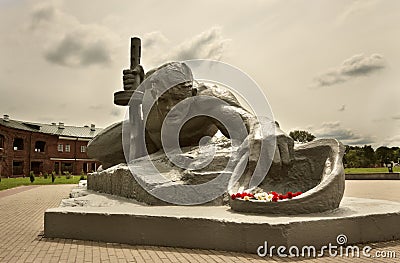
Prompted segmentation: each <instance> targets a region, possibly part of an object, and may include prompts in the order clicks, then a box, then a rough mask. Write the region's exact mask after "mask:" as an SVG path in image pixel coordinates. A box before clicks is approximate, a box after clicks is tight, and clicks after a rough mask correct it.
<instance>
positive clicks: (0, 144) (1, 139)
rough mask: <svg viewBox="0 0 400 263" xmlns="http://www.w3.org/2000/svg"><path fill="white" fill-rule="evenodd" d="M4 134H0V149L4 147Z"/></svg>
mask: <svg viewBox="0 0 400 263" xmlns="http://www.w3.org/2000/svg"><path fill="white" fill-rule="evenodd" d="M4 141H5V140H4V135H1V134H0V149H3V148H4Z"/></svg>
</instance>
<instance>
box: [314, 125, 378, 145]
mask: <svg viewBox="0 0 400 263" xmlns="http://www.w3.org/2000/svg"><path fill="white" fill-rule="evenodd" d="M312 133H313V134H314V135H315V136H316V137H317V138H335V139H337V140H339V141H341V142H343V143H344V144H349V145H363V144H373V143H375V140H374V138H373V137H371V136H367V135H360V134H357V133H356V132H354V131H352V130H351V129H348V128H343V127H342V125H341V123H340V122H325V123H322V125H321V126H320V127H319V128H317V129H314V130H313V131H312Z"/></svg>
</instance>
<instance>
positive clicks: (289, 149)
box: [273, 124, 294, 166]
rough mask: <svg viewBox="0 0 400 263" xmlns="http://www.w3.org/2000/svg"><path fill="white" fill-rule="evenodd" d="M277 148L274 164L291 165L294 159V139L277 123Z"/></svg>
mask: <svg viewBox="0 0 400 263" xmlns="http://www.w3.org/2000/svg"><path fill="white" fill-rule="evenodd" d="M275 136H276V150H275V155H274V159H273V165H278V166H283V165H289V164H290V162H291V161H293V160H294V141H293V139H292V138H291V137H290V136H288V135H287V134H286V133H285V132H283V131H282V130H281V129H280V128H279V125H278V124H277V126H276V129H275Z"/></svg>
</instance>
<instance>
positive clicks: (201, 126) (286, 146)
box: [87, 38, 344, 214]
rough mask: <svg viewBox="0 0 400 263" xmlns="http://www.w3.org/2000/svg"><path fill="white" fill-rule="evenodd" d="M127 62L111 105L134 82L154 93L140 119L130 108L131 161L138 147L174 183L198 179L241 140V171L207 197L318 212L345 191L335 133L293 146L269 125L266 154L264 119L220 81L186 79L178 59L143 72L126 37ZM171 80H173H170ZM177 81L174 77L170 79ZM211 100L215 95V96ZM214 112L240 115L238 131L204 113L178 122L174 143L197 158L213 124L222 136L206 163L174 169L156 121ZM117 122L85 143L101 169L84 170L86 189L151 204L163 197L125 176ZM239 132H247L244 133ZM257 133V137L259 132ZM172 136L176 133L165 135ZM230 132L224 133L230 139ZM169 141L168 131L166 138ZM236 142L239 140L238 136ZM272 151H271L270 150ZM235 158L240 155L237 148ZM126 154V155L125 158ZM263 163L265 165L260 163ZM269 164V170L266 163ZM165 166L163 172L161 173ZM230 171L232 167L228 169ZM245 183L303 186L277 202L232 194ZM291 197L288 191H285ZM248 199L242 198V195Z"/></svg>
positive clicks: (271, 209) (236, 205) (251, 208)
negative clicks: (224, 190) (225, 190)
mask: <svg viewBox="0 0 400 263" xmlns="http://www.w3.org/2000/svg"><path fill="white" fill-rule="evenodd" d="M131 46H132V49H131V55H132V57H131V69H129V70H124V71H123V83H124V91H121V92H117V93H115V96H114V102H115V103H116V104H117V105H128V102H129V99H130V98H131V96H132V94H134V92H135V89H136V88H137V87H138V86H139V84H140V83H143V84H142V85H143V86H144V87H145V88H144V92H143V93H142V94H141V97H140V98H139V99H141V100H143V99H145V98H146V96H147V97H148V96H151V97H152V98H153V99H154V98H157V99H156V103H155V104H154V105H153V106H152V107H151V108H150V109H149V111H148V112H149V113H148V118H147V122H146V123H141V122H140V121H141V120H140V117H138V116H139V115H140V114H139V111H140V109H139V108H138V107H136V108H134V107H132V106H131V107H130V111H129V113H130V117H129V121H130V122H132V123H133V124H134V125H136V126H135V129H134V130H133V131H131V133H132V134H131V137H130V138H131V139H132V138H133V139H135V138H136V139H137V138H139V137H140V134H139V132H138V131H137V130H136V129H138V128H139V129H140V128H144V129H145V138H144V141H145V145H140V144H134V143H132V141H131V144H130V147H131V148H130V149H129V154H130V155H131V157H132V155H133V156H134V159H137V165H140V164H141V160H140V157H142V156H144V155H146V153H145V152H144V150H143V147H145V148H146V149H147V153H148V154H150V159H151V160H152V162H153V163H155V166H156V167H157V168H158V169H159V170H162V171H164V175H165V176H166V177H170V178H172V177H173V178H174V179H173V180H174V182H175V183H176V184H178V185H179V184H201V183H203V182H207V181H210V180H212V179H214V178H215V175H216V174H218V172H221V167H224V165H225V166H226V164H227V156H226V155H227V152H228V151H227V149H230V147H238V149H239V151H240V149H242V148H241V147H242V145H243V142H246V143H247V144H246V145H247V146H248V147H249V148H250V149H249V150H250V154H249V155H248V156H246V158H248V159H249V163H248V164H247V167H246V168H245V170H244V172H243V175H242V176H241V177H240V178H238V180H237V182H234V185H233V186H232V188H231V189H230V193H229V196H230V195H233V198H232V199H231V198H229V196H228V194H225V195H223V196H221V197H220V198H218V199H216V200H214V202H212V203H213V204H219V205H221V204H226V203H227V200H228V198H229V199H230V201H229V203H230V205H231V207H232V209H234V210H236V211H242V212H257V213H287V214H296V213H311V212H321V211H326V210H330V209H334V208H337V207H338V206H339V203H340V200H341V199H342V196H343V192H344V170H343V166H342V162H341V159H342V156H343V153H344V150H343V146H342V145H341V144H340V143H339V142H338V141H336V140H319V141H316V142H312V143H310V144H305V145H302V146H300V147H297V148H295V147H294V142H293V140H292V138H290V137H289V136H287V135H286V134H285V133H284V132H283V131H282V130H281V129H280V128H279V125H278V124H276V125H275V127H274V129H275V136H274V139H276V147H275V149H272V150H271V149H268V150H269V154H267V155H265V153H264V155H263V151H264V150H263V148H262V147H261V146H260V145H261V143H262V142H265V141H269V140H270V139H271V138H269V137H268V136H263V133H262V132H260V130H261V129H262V127H263V123H260V121H259V120H258V119H257V118H256V117H255V116H254V115H253V114H252V113H251V112H249V111H248V110H246V109H245V108H244V107H242V106H241V105H240V103H239V101H238V100H237V99H236V97H235V96H234V95H233V94H232V93H231V92H230V91H229V90H228V89H226V88H223V87H220V86H209V85H206V84H204V83H199V82H197V81H196V80H194V79H193V76H192V73H191V70H190V68H189V67H188V66H187V65H186V64H185V63H180V62H170V63H166V64H164V65H162V66H160V67H158V68H156V69H153V70H150V71H149V72H147V73H146V74H144V70H143V68H142V66H140V40H138V39H137V38H134V39H132V43H131ZM171 79H173V81H172V80H171ZM176 80H178V81H177V82H176ZM171 81H172V82H174V81H175V83H179V84H178V85H175V86H174V87H172V88H170V87H167V88H168V89H167V91H166V92H164V93H163V91H164V90H163V89H162V88H161V89H160V87H164V88H165V86H167V84H168V83H171ZM204 96H207V97H211V98H216V99H217V100H215V101H214V100H211V101H212V103H211V101H209V100H207V99H206V100H204V99H203V97H204ZM187 98H193V100H192V103H191V104H188V105H187V106H186V107H183V108H182V110H180V111H178V112H177V111H176V112H175V113H173V114H172V116H171V114H170V115H169V116H168V117H167V115H168V113H170V110H171V109H172V108H173V107H174V106H175V105H177V104H178V103H179V102H181V101H183V100H184V99H187ZM216 101H217V102H216ZM218 101H219V102H221V103H219V102H218ZM205 109H206V110H207V111H208V112H211V113H215V114H218V115H219V116H221V118H222V119H224V120H227V122H231V123H234V122H235V120H238V119H239V120H241V122H242V123H243V124H244V126H243V127H244V129H245V131H244V133H242V132H243V131H241V126H240V125H238V126H237V129H234V130H237V134H232V133H229V132H228V131H227V129H226V127H225V126H224V125H223V124H222V123H221V122H220V121H218V120H216V119H214V118H211V117H208V116H197V117H194V118H191V119H190V120H189V121H187V122H185V124H184V125H183V127H182V129H181V130H180V133H179V146H180V147H181V148H184V149H185V151H184V152H183V153H179V154H178V157H179V156H181V157H183V155H185V157H187V156H189V157H190V156H192V157H191V158H196V156H199V151H200V148H199V144H201V143H202V139H203V138H205V137H206V138H211V137H213V136H214V135H215V134H216V133H217V131H220V132H221V133H222V134H223V135H224V136H225V138H219V139H218V138H215V137H214V138H213V144H214V146H216V154H215V156H214V159H213V160H212V162H211V163H210V164H209V165H208V166H207V167H204V168H202V169H200V170H199V171H195V170H192V169H187V170H185V169H181V168H179V167H175V166H173V165H171V163H170V162H169V161H168V158H167V156H166V155H165V153H164V152H163V151H162V150H165V149H163V144H162V138H161V137H162V136H161V133H162V124H163V122H164V121H166V120H167V121H169V122H172V123H174V122H176V123H179V122H181V121H182V120H183V119H184V118H185V116H186V115H188V114H189V113H190V112H191V111H199V110H200V111H202V110H205ZM122 134H123V122H120V123H116V124H114V125H111V126H110V127H108V128H107V129H105V130H104V131H103V132H102V133H100V134H99V135H98V136H96V137H95V138H94V139H93V140H92V141H91V142H90V143H89V145H88V148H87V152H88V155H89V156H90V157H92V158H95V159H97V160H99V161H100V162H102V164H103V167H102V169H103V170H99V171H98V172H96V173H93V174H91V175H90V176H89V177H88V188H89V189H93V190H97V191H102V192H106V193H111V194H117V195H122V196H125V197H129V198H133V199H136V200H138V201H140V202H144V203H147V204H151V205H161V204H166V202H164V201H163V200H159V199H157V198H155V197H154V196H152V195H151V194H149V193H148V191H145V190H143V189H142V187H140V185H139V184H138V183H137V182H135V181H134V178H133V177H132V176H130V171H129V169H128V168H127V166H126V164H124V163H126V154H124V149H123V143H122V141H123V140H122V139H123V138H122ZM243 134H246V136H243ZM260 134H261V136H260ZM169 135H171V136H172V137H173V136H176V134H167V135H166V136H169ZM264 135H265V134H264ZM229 139H230V140H229ZM171 140H173V138H171ZM237 141H239V142H237ZM271 155H272V156H271ZM260 156H261V157H262V156H264V157H265V156H267V157H270V158H271V159H272V165H271V167H269V165H267V166H268V167H261V170H259V173H268V174H267V176H266V177H265V179H264V180H263V181H262V182H261V184H260V185H258V186H257V187H256V186H254V185H251V178H250V177H251V175H252V172H253V171H254V169H256V163H257V161H258V159H259V158H260ZM238 158H239V159H240V158H242V156H240V155H238ZM131 159H132V158H131ZM263 168H265V169H263ZM269 168H270V169H269ZM165 171H166V172H165ZM230 172H231V173H233V171H230ZM167 187H171V185H170V184H168V185H167V184H165V183H163V182H160V183H158V184H154V185H153V186H152V190H160V189H161V191H162V189H163V188H167ZM244 190H247V191H252V192H253V193H257V192H271V191H279V192H282V193H286V192H298V191H300V192H302V193H303V194H301V195H300V196H297V197H294V198H291V199H290V200H282V201H279V202H270V203H267V202H263V200H246V199H245V198H241V197H240V195H239V196H238V198H236V193H238V192H239V193H240V192H243V191H244ZM290 197H292V196H290ZM247 199H248V198H247Z"/></svg>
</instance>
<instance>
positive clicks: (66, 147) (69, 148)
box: [65, 144, 71, 153]
mask: <svg viewBox="0 0 400 263" xmlns="http://www.w3.org/2000/svg"><path fill="white" fill-rule="evenodd" d="M65 151H66V152H67V153H69V152H70V151H71V146H70V145H69V144H67V145H65Z"/></svg>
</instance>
